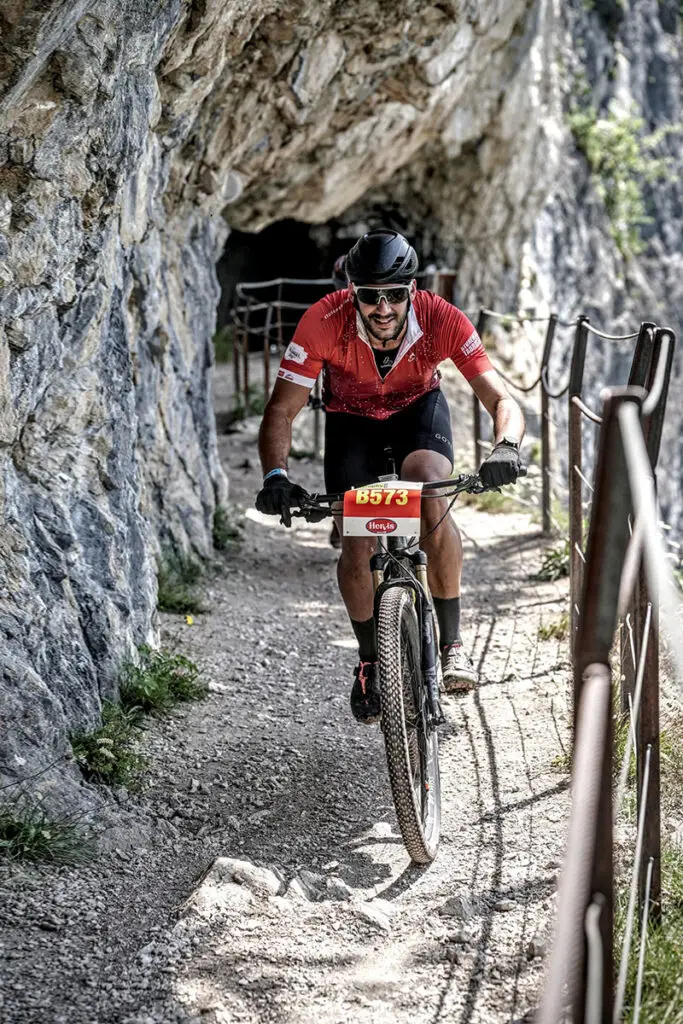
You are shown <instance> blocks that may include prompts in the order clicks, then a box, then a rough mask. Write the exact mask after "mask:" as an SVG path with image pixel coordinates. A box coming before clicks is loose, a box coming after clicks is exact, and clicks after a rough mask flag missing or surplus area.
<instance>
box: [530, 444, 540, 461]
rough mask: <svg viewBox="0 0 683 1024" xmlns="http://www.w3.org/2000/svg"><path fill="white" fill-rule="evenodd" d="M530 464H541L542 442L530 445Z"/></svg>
mask: <svg viewBox="0 0 683 1024" xmlns="http://www.w3.org/2000/svg"><path fill="white" fill-rule="evenodd" d="M529 462H533V463H535V464H536V465H537V466H540V464H541V442H540V441H534V442H533V444H531V445H529Z"/></svg>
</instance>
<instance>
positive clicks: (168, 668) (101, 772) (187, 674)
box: [71, 647, 207, 790]
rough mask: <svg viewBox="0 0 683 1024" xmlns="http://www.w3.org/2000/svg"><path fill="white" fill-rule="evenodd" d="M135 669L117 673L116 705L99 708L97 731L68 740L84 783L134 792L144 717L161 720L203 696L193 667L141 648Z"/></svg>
mask: <svg viewBox="0 0 683 1024" xmlns="http://www.w3.org/2000/svg"><path fill="white" fill-rule="evenodd" d="M139 654H140V660H139V663H138V664H137V665H133V664H126V665H124V666H123V668H122V671H121V680H120V686H119V693H120V701H121V702H120V704H112V703H110V702H105V704H104V707H103V710H102V725H101V726H100V727H99V728H98V729H95V730H93V731H92V732H89V733H78V734H76V735H74V736H72V737H71V746H72V749H73V753H74V757H75V759H76V762H77V763H78V765H79V767H80V769H81V771H82V772H83V774H84V776H85V778H86V779H88V781H90V782H98V783H106V784H108V785H112V786H125V787H126V788H128V789H132V790H137V789H139V788H140V784H141V777H142V774H143V772H144V770H145V768H146V762H145V760H144V758H143V757H141V756H140V755H139V754H138V753H137V752H136V750H135V742H136V740H137V739H138V737H139V735H140V731H141V729H142V728H143V716H144V715H146V714H156V715H163V714H167V713H168V712H169V711H170V710H171V708H173V707H174V706H175V705H176V704H180V703H185V702H187V701H191V700H199V699H201V698H202V697H205V696H206V693H207V688H206V685H205V684H204V683H203V682H201V681H200V679H199V670H198V668H197V666H196V665H195V664H194V662H192V661H190V660H189V659H188V658H184V657H183V656H182V655H179V654H168V653H167V652H166V651H155V650H152V648H151V647H141V648H140V651H139Z"/></svg>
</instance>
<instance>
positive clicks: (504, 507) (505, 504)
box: [458, 491, 517, 515]
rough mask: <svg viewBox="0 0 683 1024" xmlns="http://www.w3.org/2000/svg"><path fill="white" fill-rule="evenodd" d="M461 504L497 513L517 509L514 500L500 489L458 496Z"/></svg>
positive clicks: (481, 510)
mask: <svg viewBox="0 0 683 1024" xmlns="http://www.w3.org/2000/svg"><path fill="white" fill-rule="evenodd" d="M458 500H459V501H462V503H463V505H471V506H473V508H476V509H478V510H479V511H480V512H491V513H492V514H493V515H498V514H502V513H506V512H514V511H516V509H517V506H516V504H515V501H514V499H513V498H511V497H510V496H509V495H507V494H504V493H503V492H502V491H484V493H483V494H467V492H465V493H463V494H461V495H460V496H459V499H458Z"/></svg>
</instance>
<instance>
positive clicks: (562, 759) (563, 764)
mask: <svg viewBox="0 0 683 1024" xmlns="http://www.w3.org/2000/svg"><path fill="white" fill-rule="evenodd" d="M550 767H551V768H552V770H553V771H554V772H559V773H560V775H571V771H572V754H571V751H570V750H563V751H562V753H561V754H558V755H557V756H556V757H554V758H553V759H552V761H551V762H550Z"/></svg>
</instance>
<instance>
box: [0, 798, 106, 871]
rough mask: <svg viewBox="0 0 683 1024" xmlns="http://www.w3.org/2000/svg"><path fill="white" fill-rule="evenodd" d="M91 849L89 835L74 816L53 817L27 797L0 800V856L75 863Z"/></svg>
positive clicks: (87, 854)
mask: <svg viewBox="0 0 683 1024" xmlns="http://www.w3.org/2000/svg"><path fill="white" fill-rule="evenodd" d="M93 851H94V843H93V838H92V835H91V834H90V833H89V832H88V831H86V830H84V829H83V828H82V827H80V826H79V824H78V820H77V819H76V818H69V817H61V818H59V817H57V818H53V817H52V816H51V815H50V814H48V813H47V811H45V810H44V808H43V806H42V804H41V803H40V801H33V802H31V801H29V800H28V799H27V798H26V797H20V798H19V799H18V800H14V801H12V800H5V801H3V803H2V804H0V858H2V859H4V860H40V861H49V862H52V863H56V864H78V863H83V862H84V861H86V860H88V859H89V858H90V857H91V856H92V854H93Z"/></svg>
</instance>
